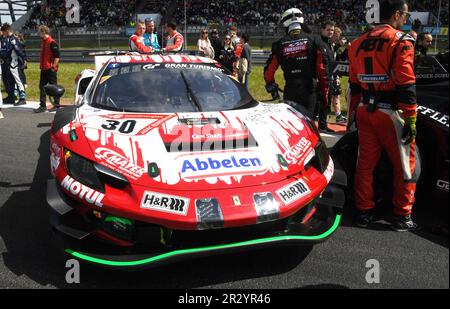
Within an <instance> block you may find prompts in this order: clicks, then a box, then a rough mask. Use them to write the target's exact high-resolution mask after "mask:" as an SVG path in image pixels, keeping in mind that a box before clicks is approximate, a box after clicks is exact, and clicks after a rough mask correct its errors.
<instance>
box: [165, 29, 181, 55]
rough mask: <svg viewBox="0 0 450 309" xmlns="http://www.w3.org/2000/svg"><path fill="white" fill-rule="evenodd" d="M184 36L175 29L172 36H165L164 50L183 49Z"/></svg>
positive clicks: (176, 50)
mask: <svg viewBox="0 0 450 309" xmlns="http://www.w3.org/2000/svg"><path fill="white" fill-rule="evenodd" d="M183 44H184V38H183V36H182V35H181V33H179V32H177V31H175V32H174V34H173V36H170V35H169V36H167V44H166V48H165V50H166V51H173V52H179V51H181V50H182V49H183Z"/></svg>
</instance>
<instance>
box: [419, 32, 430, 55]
mask: <svg viewBox="0 0 450 309" xmlns="http://www.w3.org/2000/svg"><path fill="white" fill-rule="evenodd" d="M431 44H433V36H432V35H431V33H428V32H426V33H420V34H419V35H418V36H417V43H416V56H417V55H420V56H426V55H427V54H428V49H429V48H430V46H431Z"/></svg>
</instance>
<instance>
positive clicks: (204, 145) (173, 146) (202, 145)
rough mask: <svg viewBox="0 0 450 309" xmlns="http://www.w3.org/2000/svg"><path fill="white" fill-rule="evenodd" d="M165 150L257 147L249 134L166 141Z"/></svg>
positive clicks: (195, 150) (219, 149)
mask: <svg viewBox="0 0 450 309" xmlns="http://www.w3.org/2000/svg"><path fill="white" fill-rule="evenodd" d="M165 145H166V150H167V152H204V151H223V150H237V149H249V148H256V147H258V142H257V141H256V139H255V138H254V137H253V135H252V134H249V135H248V137H247V138H241V139H230V140H215V141H214V140H211V141H201V142H200V141H199V142H186V143H176V142H174V143H166V144H165Z"/></svg>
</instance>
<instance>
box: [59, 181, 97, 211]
mask: <svg viewBox="0 0 450 309" xmlns="http://www.w3.org/2000/svg"><path fill="white" fill-rule="evenodd" d="M61 187H63V188H64V189H65V190H66V191H68V192H70V193H71V194H72V195H73V196H76V197H78V198H79V199H80V200H84V201H86V202H87V203H89V204H92V205H95V206H97V207H102V206H103V204H102V201H103V198H104V197H105V195H104V194H102V193H100V192H98V191H95V190H94V189H91V188H89V187H87V186H85V185H83V184H81V183H79V182H78V181H76V180H75V179H73V178H72V177H70V176H66V178H64V180H63V181H62V182H61Z"/></svg>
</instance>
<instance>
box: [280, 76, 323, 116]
mask: <svg viewBox="0 0 450 309" xmlns="http://www.w3.org/2000/svg"><path fill="white" fill-rule="evenodd" d="M284 100H285V101H292V102H294V103H296V104H298V105H301V106H303V107H305V108H306V110H307V111H308V115H307V116H308V117H311V118H312V116H313V114H314V108H315V105H316V87H315V86H314V84H313V82H312V81H311V83H305V82H292V83H290V82H287V83H286V86H285V88H284ZM294 108H295V106H294Z"/></svg>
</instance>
